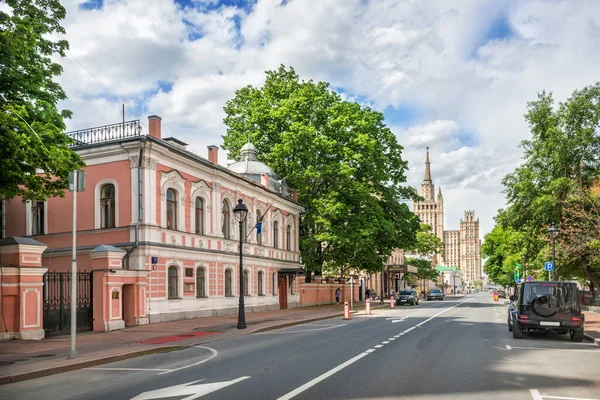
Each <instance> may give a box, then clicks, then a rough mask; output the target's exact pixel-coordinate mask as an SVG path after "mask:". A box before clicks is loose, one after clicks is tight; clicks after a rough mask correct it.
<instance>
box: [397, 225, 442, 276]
mask: <svg viewBox="0 0 600 400" xmlns="http://www.w3.org/2000/svg"><path fill="white" fill-rule="evenodd" d="M443 253H444V242H442V241H441V240H440V238H439V237H437V236H436V235H434V234H433V232H432V231H431V225H427V224H421V225H420V227H419V231H418V232H417V236H416V241H415V243H414V245H413V246H411V247H410V248H407V249H406V253H405V254H406V259H405V263H406V264H408V265H412V266H415V267H417V273H416V275H417V277H418V278H419V279H424V280H431V281H435V280H436V279H437V278H438V276H439V273H438V272H437V270H436V269H435V268H434V267H433V265H432V259H434V256H435V255H436V254H443Z"/></svg>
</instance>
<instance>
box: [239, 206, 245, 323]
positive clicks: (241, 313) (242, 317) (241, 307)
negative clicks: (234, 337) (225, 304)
mask: <svg viewBox="0 0 600 400" xmlns="http://www.w3.org/2000/svg"><path fill="white" fill-rule="evenodd" d="M240 201H241V200H240ZM242 224H243V221H240V302H239V307H238V323H237V328H238V329H246V313H245V312H244V267H243V264H242V263H243V260H242V257H243V242H242V240H243V236H244V234H243V232H242Z"/></svg>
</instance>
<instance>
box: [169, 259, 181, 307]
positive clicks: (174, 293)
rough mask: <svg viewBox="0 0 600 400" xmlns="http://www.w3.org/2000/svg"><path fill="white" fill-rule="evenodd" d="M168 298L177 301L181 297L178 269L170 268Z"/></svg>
mask: <svg viewBox="0 0 600 400" xmlns="http://www.w3.org/2000/svg"><path fill="white" fill-rule="evenodd" d="M168 275H169V276H168V293H167V294H168V297H169V299H176V298H178V297H179V290H178V289H179V276H178V273H177V267H176V266H171V267H169V274H168Z"/></svg>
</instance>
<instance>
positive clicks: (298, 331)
mask: <svg viewBox="0 0 600 400" xmlns="http://www.w3.org/2000/svg"><path fill="white" fill-rule="evenodd" d="M341 326H346V324H340V325H330V326H327V327H325V328H315V329H304V330H297V331H270V332H259V333H257V335H275V334H282V333H302V332H312V331H324V330H327V329H333V328H339V327H341Z"/></svg>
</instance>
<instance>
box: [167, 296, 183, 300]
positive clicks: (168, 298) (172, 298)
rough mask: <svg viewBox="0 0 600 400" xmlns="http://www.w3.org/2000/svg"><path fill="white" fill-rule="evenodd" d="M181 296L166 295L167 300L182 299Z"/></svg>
mask: <svg viewBox="0 0 600 400" xmlns="http://www.w3.org/2000/svg"><path fill="white" fill-rule="evenodd" d="M182 299H183V298H182V297H167V300H182Z"/></svg>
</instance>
